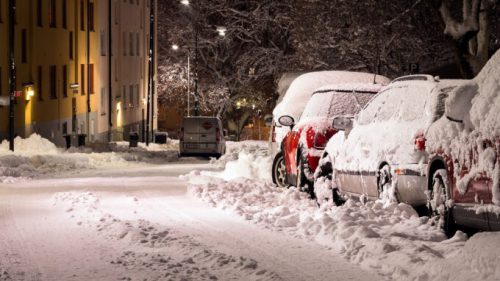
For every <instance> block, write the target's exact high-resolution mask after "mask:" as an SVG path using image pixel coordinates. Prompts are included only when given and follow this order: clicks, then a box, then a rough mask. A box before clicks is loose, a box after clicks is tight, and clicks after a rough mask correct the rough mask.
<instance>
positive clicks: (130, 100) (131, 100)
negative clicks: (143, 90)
mask: <svg viewBox="0 0 500 281" xmlns="http://www.w3.org/2000/svg"><path fill="white" fill-rule="evenodd" d="M128 92H129V93H128V94H129V97H130V98H129V105H130V107H134V85H130V86H129V91H128Z"/></svg>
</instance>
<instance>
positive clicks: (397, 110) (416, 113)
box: [358, 84, 433, 124]
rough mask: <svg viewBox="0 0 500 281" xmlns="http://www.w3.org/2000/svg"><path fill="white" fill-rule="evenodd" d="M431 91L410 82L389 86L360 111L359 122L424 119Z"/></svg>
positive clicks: (426, 114)
mask: <svg viewBox="0 0 500 281" xmlns="http://www.w3.org/2000/svg"><path fill="white" fill-rule="evenodd" d="M432 96H433V95H432V93H431V92H430V91H429V90H428V89H427V88H425V87H423V86H420V85H417V84H412V85H410V86H409V85H401V86H396V85H394V86H393V87H390V88H388V89H386V90H384V91H382V92H380V94H379V95H377V97H375V99H373V101H372V102H370V103H369V104H368V106H367V107H366V108H365V109H364V110H363V111H362V112H361V114H360V116H359V119H358V121H359V123H360V124H369V123H372V122H383V121H389V120H393V121H406V122H410V121H416V120H422V121H425V120H427V119H428V117H433V116H428V113H427V112H428V110H426V107H428V106H430V104H431V102H432V100H431V98H432Z"/></svg>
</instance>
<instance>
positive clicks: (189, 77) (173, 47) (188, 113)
mask: <svg viewBox="0 0 500 281" xmlns="http://www.w3.org/2000/svg"><path fill="white" fill-rule="evenodd" d="M186 1H187V0H186ZM187 2H188V3H189V1H187ZM172 50H174V51H178V50H179V45H176V44H173V45H172ZM187 54H188V65H187V79H188V81H187V84H188V85H187V102H188V104H187V105H188V108H187V116H188V117H189V116H190V114H191V109H190V102H189V100H190V99H189V96H190V95H191V89H190V86H191V85H190V84H191V66H190V64H191V63H190V61H191V54H190V51H189V49H188V52H187Z"/></svg>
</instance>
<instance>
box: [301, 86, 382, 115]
mask: <svg viewBox="0 0 500 281" xmlns="http://www.w3.org/2000/svg"><path fill="white" fill-rule="evenodd" d="M332 93H333V94H332ZM375 93H376V91H374V92H370V91H344V90H340V91H339V90H335V91H331V90H325V91H319V92H316V93H315V94H314V95H313V96H312V97H311V99H310V100H309V102H308V103H307V105H306V108H305V109H304V113H303V114H302V116H301V121H302V120H307V119H311V118H315V117H323V118H324V117H327V118H333V117H335V116H344V115H349V116H353V115H355V114H356V113H357V112H359V111H360V110H361V109H362V108H363V107H364V106H365V105H366V104H367V103H368V102H369V101H370V100H371V99H372V98H373V95H374V94H375Z"/></svg>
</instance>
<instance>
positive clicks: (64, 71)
mask: <svg viewBox="0 0 500 281" xmlns="http://www.w3.org/2000/svg"><path fill="white" fill-rule="evenodd" d="M62 89H63V97H65V98H67V97H68V66H67V65H63V67H62Z"/></svg>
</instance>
